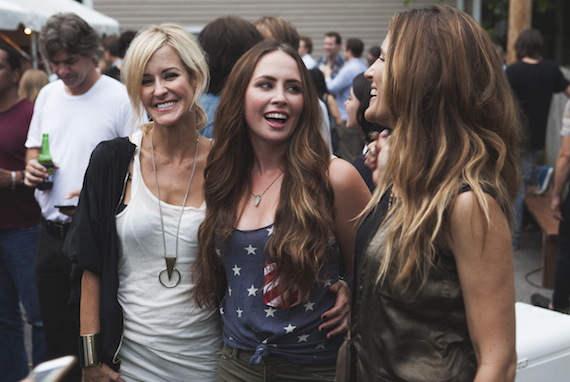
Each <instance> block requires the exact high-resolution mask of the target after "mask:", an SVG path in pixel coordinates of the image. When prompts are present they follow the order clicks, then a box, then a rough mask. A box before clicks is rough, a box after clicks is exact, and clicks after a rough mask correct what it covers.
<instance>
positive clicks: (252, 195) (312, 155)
mask: <svg viewBox="0 0 570 382" xmlns="http://www.w3.org/2000/svg"><path fill="white" fill-rule="evenodd" d="M215 125H216V126H215V129H214V131H215V133H214V142H215V143H214V146H213V148H212V151H211V152H210V155H209V158H208V165H207V167H206V170H205V177H206V181H205V185H204V192H205V197H206V203H207V205H208V209H207V212H206V218H205V220H204V223H203V224H202V225H201V227H200V233H199V240H200V241H199V256H198V259H197V261H196V263H195V266H194V269H195V271H196V275H197V279H196V295H195V296H196V299H197V301H198V303H199V304H201V305H206V306H212V305H218V304H219V306H220V313H221V315H222V320H223V323H224V327H223V337H222V338H223V341H224V343H225V346H224V349H223V352H222V358H221V360H220V366H219V369H218V380H220V381H237V380H243V381H256V380H263V375H273V378H275V380H278V378H285V379H287V378H293V376H295V378H299V377H301V378H322V379H319V380H330V381H332V380H333V378H334V371H335V361H336V355H337V350H338V348H339V346H340V344H341V343H342V336H338V335H336V334H339V333H341V332H342V331H343V330H344V329H346V322H345V319H346V318H347V315H348V309H346V310H344V311H343V309H342V307H340V306H335V298H336V296H335V293H336V292H337V289H338V287H339V284H337V285H335V281H336V280H337V279H338V278H339V274H338V265H339V260H340V255H339V251H340V252H342V255H343V257H344V260H345V262H346V264H347V265H349V268H350V265H351V264H352V254H353V247H354V234H355V233H356V221H355V218H356V217H357V216H358V214H359V213H360V212H361V211H362V210H363V208H364V207H365V206H366V203H367V202H368V201H369V199H370V193H369V191H368V189H367V188H366V185H365V184H364V182H363V181H362V179H361V177H360V175H359V174H358V172H357V171H356V170H355V169H354V168H353V167H352V166H351V165H350V164H349V163H347V162H345V161H343V160H340V159H333V158H331V155H330V153H329V148H328V146H327V144H326V142H325V139H324V137H323V136H322V135H321V133H320V128H319V127H320V126H321V112H320V108H319V105H318V97H317V94H316V90H315V87H314V85H313V82H312V80H311V77H310V75H309V73H308V71H307V69H306V68H305V66H304V64H303V61H302V60H301V58H300V57H299V55H298V54H297V52H296V51H295V50H294V49H292V48H291V47H290V46H289V45H287V44H282V43H279V42H276V41H266V42H262V43H260V44H258V45H256V46H255V47H254V48H252V49H251V50H250V51H249V52H248V53H246V54H245V55H244V56H243V57H242V58H241V59H240V60H239V61H238V62H237V64H236V66H235V67H234V69H233V71H232V73H231V74H230V76H229V78H228V82H227V84H226V87H225V88H224V91H223V94H222V98H221V100H220V105H219V107H218V110H217V114H216V122H215ZM331 284H332V286H331ZM331 292H332V293H331ZM222 297H223V299H222V300H221V302H220V298H222ZM323 321H324V322H323ZM311 376H312V377H311Z"/></svg>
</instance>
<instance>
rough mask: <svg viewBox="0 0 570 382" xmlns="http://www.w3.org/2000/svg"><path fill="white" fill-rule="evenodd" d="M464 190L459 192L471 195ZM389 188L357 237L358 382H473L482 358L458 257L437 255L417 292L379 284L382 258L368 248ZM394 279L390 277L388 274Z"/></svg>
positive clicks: (354, 330) (384, 211)
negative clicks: (470, 321)
mask: <svg viewBox="0 0 570 382" xmlns="http://www.w3.org/2000/svg"><path fill="white" fill-rule="evenodd" d="M469 190H470V188H463V189H461V191H460V192H464V191H469ZM390 193H391V190H390V189H389V190H388V191H387V192H386V193H385V194H384V195H383V196H382V198H381V200H380V203H379V205H378V206H377V207H376V209H375V210H373V211H372V212H371V213H370V214H369V215H368V216H367V217H366V218H365V220H364V221H363V222H362V224H361V226H360V228H359V229H358V232H357V234H356V250H355V267H354V269H355V274H354V284H353V285H354V288H353V301H354V304H353V306H352V312H351V325H352V327H351V332H352V343H353V345H354V351H355V354H356V358H357V359H356V363H355V369H356V370H355V372H356V378H357V380H358V381H407V382H419V381H426V382H427V381H430V382H433V381H438V382H445V381H449V382H451V381H453V382H463V381H473V378H474V377H475V373H476V371H477V360H476V358H475V353H474V350H473V345H472V344H471V339H470V337H469V331H468V328H467V319H466V314H465V307H464V303H463V295H462V293H461V286H460V284H459V276H458V274H457V267H456V264H455V259H454V257H453V255H451V254H444V253H442V252H441V251H438V254H437V260H436V265H435V267H434V268H432V269H431V271H430V273H429V275H428V279H427V282H426V284H425V285H424V287H423V288H421V289H420V290H419V291H418V288H417V287H416V288H414V287H411V288H410V289H408V290H407V291H403V290H397V289H395V288H392V287H391V286H390V283H389V280H386V281H385V282H384V283H382V284H377V283H376V279H377V275H378V270H379V268H380V263H381V256H380V255H378V254H376V253H368V247H369V244H370V241H371V240H372V238H373V237H374V236H375V235H376V233H377V232H378V230H380V231H381V233H380V234H385V230H386V227H385V225H382V223H383V222H384V219H385V217H386V214H387V211H388V201H389V199H390ZM387 277H388V278H389V277H390V276H389V275H388V276H387Z"/></svg>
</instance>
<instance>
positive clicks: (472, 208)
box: [451, 191, 506, 226]
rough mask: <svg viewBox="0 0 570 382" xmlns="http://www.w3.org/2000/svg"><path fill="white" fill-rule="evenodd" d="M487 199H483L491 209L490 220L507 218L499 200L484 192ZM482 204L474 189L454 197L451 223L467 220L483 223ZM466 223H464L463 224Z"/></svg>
mask: <svg viewBox="0 0 570 382" xmlns="http://www.w3.org/2000/svg"><path fill="white" fill-rule="evenodd" d="M483 195H484V196H485V199H484V200H483V201H482V202H483V203H485V204H486V205H487V208H488V210H489V220H491V222H492V221H493V218H499V217H501V216H502V217H503V218H505V219H506V217H505V214H504V213H503V211H502V210H501V207H500V206H499V204H498V203H497V201H496V200H495V199H494V198H493V197H492V196H491V195H489V194H487V193H484V194H483ZM481 207H482V206H481V204H480V202H479V200H478V199H477V196H476V195H475V193H474V192H473V191H467V192H462V193H460V194H459V195H457V197H456V198H455V199H454V201H453V203H452V206H451V223H452V226H453V224H454V223H465V222H466V221H471V222H473V221H475V222H480V223H483V222H484V221H485V220H486V219H485V215H484V213H483V210H482V208H481ZM461 225H464V224H461Z"/></svg>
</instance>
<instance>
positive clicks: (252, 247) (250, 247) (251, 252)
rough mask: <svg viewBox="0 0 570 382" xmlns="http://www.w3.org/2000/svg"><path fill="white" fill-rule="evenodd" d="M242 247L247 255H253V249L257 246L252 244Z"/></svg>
mask: <svg viewBox="0 0 570 382" xmlns="http://www.w3.org/2000/svg"><path fill="white" fill-rule="evenodd" d="M243 249H245V250H246V251H247V254H248V255H255V251H256V250H257V247H254V246H253V245H251V244H250V245H249V247H244V248H243Z"/></svg>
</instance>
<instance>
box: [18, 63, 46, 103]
mask: <svg viewBox="0 0 570 382" xmlns="http://www.w3.org/2000/svg"><path fill="white" fill-rule="evenodd" d="M48 83H49V77H48V75H47V73H46V72H44V71H43V70H39V69H28V70H26V71H25V72H24V74H22V78H21V79H20V86H19V87H18V95H19V96H20V97H24V98H27V99H28V100H29V101H30V102H31V103H35V102H36V98H38V94H39V92H40V90H41V89H42V88H43V87H44V86H46V85H47V84H48Z"/></svg>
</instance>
